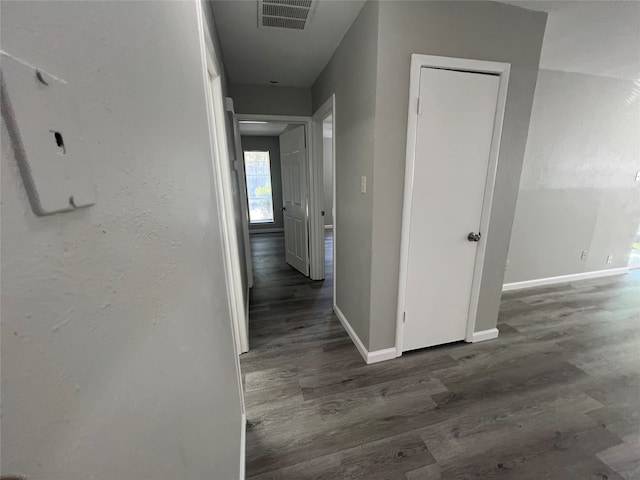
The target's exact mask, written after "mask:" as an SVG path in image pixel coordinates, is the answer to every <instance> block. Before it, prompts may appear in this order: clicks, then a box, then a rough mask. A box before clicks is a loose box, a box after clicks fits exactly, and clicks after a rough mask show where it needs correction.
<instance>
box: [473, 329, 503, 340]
mask: <svg viewBox="0 0 640 480" xmlns="http://www.w3.org/2000/svg"><path fill="white" fill-rule="evenodd" d="M498 333H499V332H498V329H497V328H490V329H489V330H480V331H479V332H473V336H472V337H471V343H476V342H484V341H485V340H492V339H494V338H498Z"/></svg>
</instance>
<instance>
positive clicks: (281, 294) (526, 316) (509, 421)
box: [241, 234, 640, 480]
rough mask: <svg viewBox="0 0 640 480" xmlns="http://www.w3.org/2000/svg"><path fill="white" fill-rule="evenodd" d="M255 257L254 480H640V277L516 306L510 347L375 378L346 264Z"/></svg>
mask: <svg viewBox="0 0 640 480" xmlns="http://www.w3.org/2000/svg"><path fill="white" fill-rule="evenodd" d="M326 243H327V248H328V250H330V249H331V247H332V245H331V238H330V237H328V238H327V242H326ZM251 245H252V252H253V265H254V275H255V286H254V288H253V290H252V294H251V310H250V312H251V314H250V318H251V319H250V345H251V350H250V352H248V353H247V354H244V355H242V356H241V365H242V370H243V377H244V383H245V396H246V406H247V419H248V427H247V478H250V479H294V480H303V479H325V480H329V479H345V478H347V479H372V480H373V479H382V480H393V479H403V480H418V479H420V480H422V479H424V480H427V479H455V480H462V479H493V478H500V479H531V480H541V479H554V480H555V479H558V480H571V479H579V480H583V479H597V480H614V479H640V271H634V272H632V273H630V274H628V275H625V276H620V277H609V278H605V279H597V280H589V281H583V282H575V283H571V284H562V285H555V286H550V287H541V288H535V289H529V290H522V291H518V292H512V293H506V294H504V295H503V298H502V304H501V308H500V318H499V324H498V328H499V330H500V336H499V338H498V339H496V340H492V341H488V342H484V343H477V344H465V343H460V344H453V345H447V346H443V347H436V348H430V349H425V350H421V351H417V352H413V353H409V354H405V355H403V356H402V357H400V358H398V359H395V360H390V361H386V362H382V363H377V364H374V365H365V364H364V362H363V360H362V358H361V356H360V354H359V353H358V351H357V350H356V348H355V346H354V345H353V344H352V342H351V340H350V339H349V337H348V336H347V334H346V333H345V331H344V329H343V328H342V326H341V325H340V322H339V321H338V319H337V318H336V317H335V315H334V314H333V313H332V273H331V268H330V267H331V265H330V264H328V265H327V266H328V268H327V278H326V280H325V281H324V282H313V281H310V280H308V279H306V278H304V277H303V276H301V275H300V274H298V273H297V272H296V271H294V270H293V269H292V268H291V267H289V266H288V265H286V263H285V262H284V244H283V237H282V235H278V234H262V235H254V236H252V239H251ZM330 257H331V255H330V253H329V254H328V255H327V258H329V259H330Z"/></svg>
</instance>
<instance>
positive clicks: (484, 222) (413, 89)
mask: <svg viewBox="0 0 640 480" xmlns="http://www.w3.org/2000/svg"><path fill="white" fill-rule="evenodd" d="M429 67H436V68H448V69H460V70H465V71H475V72H483V73H497V74H499V76H500V85H499V87H498V99H497V105H496V116H495V120H494V126H493V138H492V141H491V151H490V153H489V165H488V170H487V180H486V184H485V194H484V201H483V205H482V215H481V219H480V231H481V232H482V233H483V236H482V239H481V240H480V242H478V251H477V253H476V261H475V267H474V272H473V283H472V287H471V298H470V301H469V316H468V320H467V330H466V336H465V340H466V341H467V342H471V341H473V333H474V332H473V330H474V328H475V323H476V315H477V309H478V301H479V298H480V282H481V279H482V269H483V266H484V257H485V253H486V242H487V236H488V235H487V232H488V231H489V222H490V215H491V205H492V201H493V191H494V188H495V179H496V173H497V167H498V156H499V149H500V137H501V134H502V122H503V119H504V110H505V105H506V99H507V88H508V85H509V71H510V69H511V65H510V64H509V63H502V62H488V61H483V60H472V59H465V58H449V57H438V56H432V55H420V54H416V53H414V54H412V55H411V76H410V85H409V113H408V122H407V150H406V166H405V180H404V205H403V209H402V234H401V241H400V276H399V282H398V309H397V312H396V352H397V355H398V356H401V355H402V347H403V345H402V343H403V333H404V322H403V317H404V312H405V301H406V286H407V285H406V280H407V266H408V261H409V233H410V228H411V201H412V196H413V173H414V160H415V153H416V152H415V148H416V128H417V125H418V115H417V111H418V97H419V92H420V71H421V69H422V68H429Z"/></svg>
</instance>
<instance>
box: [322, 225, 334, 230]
mask: <svg viewBox="0 0 640 480" xmlns="http://www.w3.org/2000/svg"><path fill="white" fill-rule="evenodd" d="M324 229H325V230H333V225H325V226H324Z"/></svg>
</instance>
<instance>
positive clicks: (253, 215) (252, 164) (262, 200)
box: [244, 151, 273, 223]
mask: <svg viewBox="0 0 640 480" xmlns="http://www.w3.org/2000/svg"><path fill="white" fill-rule="evenodd" d="M244 170H245V174H246V177H247V198H248V200H249V222H250V223H270V222H273V195H272V192H271V162H270V160H269V152H250V151H245V152H244Z"/></svg>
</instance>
